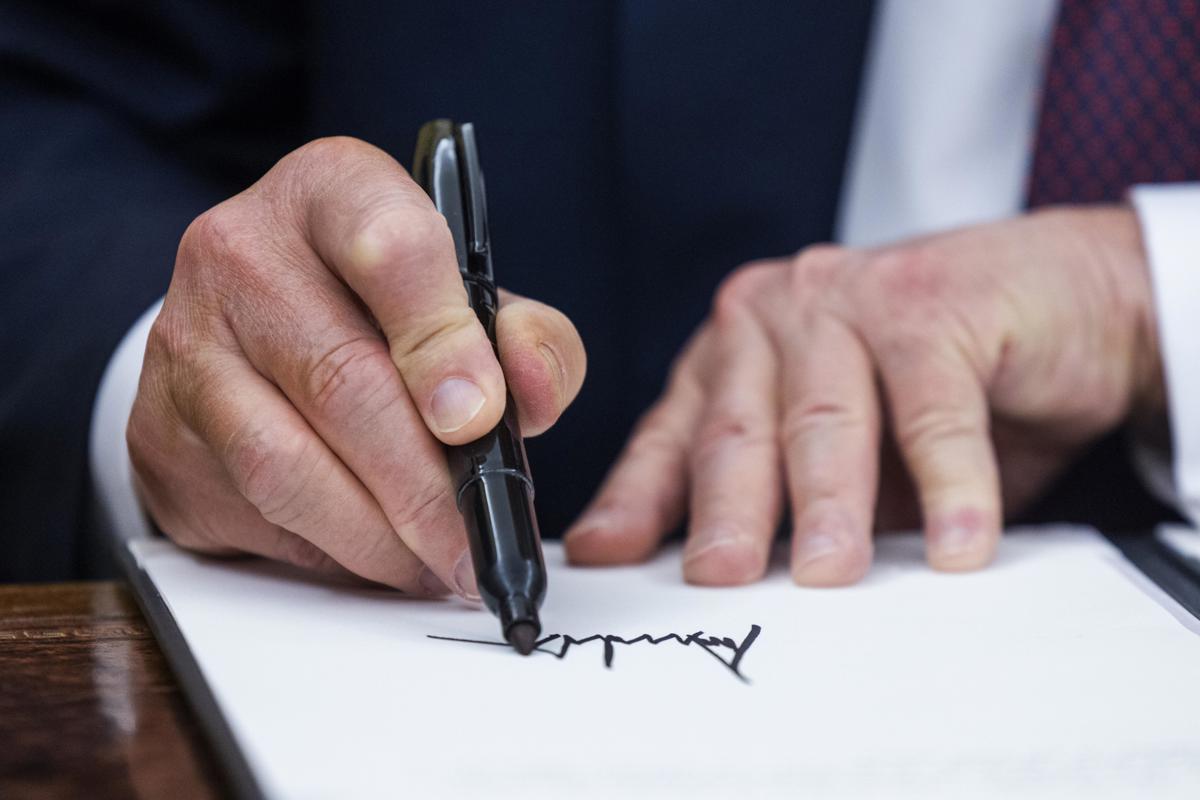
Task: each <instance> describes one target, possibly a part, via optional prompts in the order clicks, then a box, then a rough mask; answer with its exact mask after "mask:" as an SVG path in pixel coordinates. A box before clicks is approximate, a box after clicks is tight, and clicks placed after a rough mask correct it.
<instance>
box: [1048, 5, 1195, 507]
mask: <svg viewBox="0 0 1200 800" xmlns="http://www.w3.org/2000/svg"><path fill="white" fill-rule="evenodd" d="M1182 180H1200V0H1062V4H1061V6H1060V8H1059V15H1058V21H1057V23H1056V25H1055V28H1054V36H1053V47H1052V50H1051V53H1050V62H1049V64H1048V66H1047V69H1046V79H1045V83H1044V84H1043V89H1042V102H1041V111H1040V116H1039V119H1038V129H1037V142H1036V146H1035V148H1034V154H1033V168H1032V170H1031V173H1030V179H1029V192H1028V201H1029V205H1030V206H1031V207H1033V206H1040V205H1046V204H1048V203H1089V202H1106V201H1107V202H1114V201H1119V200H1121V199H1122V198H1123V197H1124V195H1125V192H1126V191H1127V190H1128V189H1129V187H1131V186H1133V185H1134V184H1138V183H1162V182H1169V181H1182ZM1197 224H1200V220H1198V221H1197ZM1128 451H1129V447H1128V442H1127V441H1126V440H1125V439H1124V437H1123V436H1122V435H1121V432H1119V431H1118V432H1115V433H1113V434H1110V435H1109V436H1107V437H1105V438H1104V439H1102V440H1101V441H1100V442H1099V443H1097V444H1096V445H1095V446H1094V447H1093V448H1092V449H1091V451H1090V453H1089V454H1088V456H1087V457H1086V458H1084V459H1083V460H1082V461H1080V462H1079V463H1077V464H1076V465H1075V466H1074V467H1073V468H1072V469H1071V470H1070V471H1069V472H1068V473H1067V474H1066V475H1064V476H1063V477H1062V478H1060V480H1059V481H1058V483H1057V485H1056V487H1055V489H1054V491H1053V492H1052V493H1051V494H1050V495H1049V496H1048V497H1046V498H1044V499H1043V500H1042V502H1041V503H1039V504H1038V506H1037V507H1035V508H1034V509H1031V510H1030V511H1029V518H1031V519H1036V520H1047V519H1055V520H1057V519H1077V518H1079V515H1080V509H1088V511H1087V512H1086V514H1085V518H1086V521H1087V522H1089V523H1091V524H1093V525H1097V526H1099V527H1100V528H1101V529H1104V530H1140V529H1143V528H1145V527H1147V526H1149V525H1151V524H1153V523H1154V522H1156V521H1158V520H1162V519H1167V518H1172V517H1174V516H1175V515H1174V514H1173V513H1172V512H1170V511H1169V510H1167V509H1166V508H1165V507H1164V506H1162V505H1161V504H1160V503H1158V502H1157V501H1156V500H1154V499H1153V498H1151V497H1150V496H1149V494H1147V492H1146V491H1145V490H1144V489H1143V488H1142V486H1141V480H1140V478H1139V477H1138V476H1137V475H1136V473H1135V472H1134V471H1133V469H1132V467H1131V466H1130V465H1129V457H1128Z"/></svg>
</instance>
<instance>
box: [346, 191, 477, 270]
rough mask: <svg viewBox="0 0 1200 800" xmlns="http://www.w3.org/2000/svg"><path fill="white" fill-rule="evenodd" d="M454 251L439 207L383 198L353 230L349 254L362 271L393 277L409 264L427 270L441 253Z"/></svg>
mask: <svg viewBox="0 0 1200 800" xmlns="http://www.w3.org/2000/svg"><path fill="white" fill-rule="evenodd" d="M453 251H454V242H453V239H452V238H451V235H450V227H449V225H448V224H447V223H446V219H445V217H443V216H442V215H441V214H439V213H437V211H435V210H433V209H432V208H424V207H417V206H404V207H402V208H398V207H397V206H396V205H395V204H394V203H391V202H382V203H381V204H380V208H379V209H377V210H375V211H374V212H373V213H368V214H367V216H366V218H365V219H364V220H363V222H362V223H361V225H360V226H359V228H358V230H357V232H356V233H355V234H354V236H353V239H352V242H351V245H350V258H351V260H352V262H353V263H354V265H355V267H356V268H357V269H358V270H359V271H360V272H362V273H365V274H373V273H378V272H384V273H385V274H387V275H388V276H389V277H390V276H392V275H394V274H395V272H396V271H397V270H398V269H399V270H403V269H405V268H406V267H414V268H417V269H421V270H425V269H426V268H427V266H428V263H429V262H430V261H432V260H435V259H436V257H437V256H438V255H440V254H442V253H453Z"/></svg>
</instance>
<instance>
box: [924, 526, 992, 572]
mask: <svg viewBox="0 0 1200 800" xmlns="http://www.w3.org/2000/svg"><path fill="white" fill-rule="evenodd" d="M987 541H988V539H987V537H986V536H985V530H984V521H983V519H982V517H981V515H980V514H978V513H975V512H962V513H958V514H952V515H950V516H949V517H947V518H945V519H943V520H940V521H938V522H935V523H934V525H933V527H932V528H931V529H930V531H929V560H930V562H931V563H932V564H933V565H934V566H936V567H940V568H944V569H970V568H973V567H977V566H982V565H983V563H984V562H985V561H986V560H987V559H988V558H989V557H990V554H989V553H988V551H987V549H986V547H985V545H986V543H987Z"/></svg>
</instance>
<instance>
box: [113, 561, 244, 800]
mask: <svg viewBox="0 0 1200 800" xmlns="http://www.w3.org/2000/svg"><path fill="white" fill-rule="evenodd" d="M117 550H118V552H117V562H118V564H119V566H120V568H121V570H122V572H123V573H124V575H125V578H126V580H127V581H128V583H129V585H130V587H131V588H132V590H133V596H134V599H135V601H136V602H137V604H138V607H139V608H140V609H141V611H142V615H143V616H144V617H145V618H146V624H147V626H148V627H149V628H150V632H151V633H152V634H154V638H155V641H157V642H158V646H159V649H160V650H161V651H162V653H163V656H164V657H165V658H166V660H167V664H168V665H169V666H170V668H171V672H172V673H173V674H174V676H175V679H176V680H177V681H178V682H179V686H180V689H182V691H183V696H184V699H185V701H186V703H187V705H188V707H189V708H190V709H191V711H192V713H193V714H195V715H196V721H197V723H198V724H199V726H200V729H201V731H202V732H203V733H204V736H205V738H206V739H207V740H208V744H209V746H210V748H211V749H212V752H213V755H214V757H215V758H216V760H217V764H218V765H219V767H220V768H221V770H222V772H223V775H222V776H221V777H222V778H223V780H222V783H223V786H222V789H224V790H226V791H228V793H229V794H230V795H231V796H232V797H235V798H238V800H265V798H266V796H267V795H266V793H265V792H264V791H263V789H262V786H261V785H260V784H259V782H258V779H257V778H256V777H255V775H254V772H253V770H251V768H250V763H249V762H248V761H247V760H246V756H245V754H244V753H243V752H242V749H241V747H240V746H239V745H238V743H237V738H236V737H235V736H234V734H233V729H232V728H230V727H229V722H228V721H227V720H226V719H225V716H224V715H223V714H222V713H221V709H220V706H219V705H217V699H216V696H215V695H214V694H213V692H212V688H211V687H210V686H209V685H208V681H206V680H205V679H204V673H203V672H202V671H201V669H200V665H199V664H198V663H197V662H196V659H195V657H194V656H193V654H192V651H191V648H189V647H188V645H187V640H186V639H185V638H184V636H183V631H181V630H180V629H179V625H178V624H177V623H176V622H175V617H174V616H173V615H172V614H171V611H170V609H169V608H168V606H167V603H166V601H165V600H163V597H162V595H161V594H160V593H159V591H158V588H157V587H156V586H155V585H154V581H153V580H152V579H151V578H150V575H149V574H148V573H147V572H146V571H145V570H144V569H143V568H142V566H141V564H140V563H139V562H138V559H137V557H136V556H135V555H134V553H133V551H132V550H131V549H130V548H129V547H128V546H125V545H124V544H122V545H121V546H119V547H118V548H117Z"/></svg>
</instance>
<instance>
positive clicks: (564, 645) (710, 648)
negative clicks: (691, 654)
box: [427, 625, 762, 683]
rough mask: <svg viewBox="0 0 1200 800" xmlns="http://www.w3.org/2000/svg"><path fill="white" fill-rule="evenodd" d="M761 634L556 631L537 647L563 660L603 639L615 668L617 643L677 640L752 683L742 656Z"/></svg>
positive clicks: (606, 661) (482, 641) (608, 663)
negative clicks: (579, 634)
mask: <svg viewBox="0 0 1200 800" xmlns="http://www.w3.org/2000/svg"><path fill="white" fill-rule="evenodd" d="M760 633H762V627H761V626H759V625H751V626H750V632H749V633H748V634H746V638H745V639H743V640H742V641H741V643H740V644H739V643H738V642H735V641H734V640H733V639H730V638H729V637H718V636H709V635H706V634H705V633H704V631H696V632H695V633H691V634H688V635H687V636H682V635H680V634H678V633H668V634H665V635H663V636H658V637H655V636H651V635H650V634H648V633H643V634H642V635H640V636H635V637H634V638H632V639H623V638H621V637H620V636H612V635H605V634H599V633H595V634H592V635H591V636H585V637H583V638H582V639H576V638H575V637H574V636H568V635H566V634H558V633H554V634H551V635H549V636H546V637H543V638H541V639H538V641H537V644H536V645H535V646H534V649H535V650H538V651H539V652H542V653H549V654H550V655H552V656H554V657H555V658H557V659H559V660H562V659H564V658H566V656H567V653H568V652H569V651H570V649H571V647H572V646H574V645H584V644H587V643H589V642H603V643H604V666H605V667H606V668H608V669H612V664H613V657H614V656H615V655H616V648H615V647H614V645H618V644H624V645H632V644H638V643H640V642H646V643H648V644H651V645H655V646H657V645H660V644H662V643H663V642H671V641H673V642H677V643H678V644H681V645H683V646H684V647H690V646H692V645H693V644H694V645H697V646H698V647H699V648H700V649H701V650H703V651H704V652H706V653H708V654H709V655H710V656H712V657H713V658H715V659H716V660H717V661H719V662H720V663H721V666H723V667H725V668H726V669H727V670H729V671H730V672H732V673H733V674H734V675H735V676H737V678H738V680H740V681H742V682H743V683H749V682H750V680H749V679H748V678H747V677H746V676H745V675H743V674H742V671H741V663H742V659H743V658H745V657H746V653H748V652H749V651H750V646H751V645H752V644H754V641H755V640H756V639H758V635H759V634H760ZM427 636H428V638H430V639H438V640H439V641H443V642H463V643H466V644H486V645H492V646H493V647H511V645H510V644H509V643H508V642H494V641H490V640H487V639H456V638H454V637H453V636H434V635H433V634H427ZM552 642H557V643H559V644H561V647H559V648H558V649H553V648H549V647H545V645H548V644H551V643H552ZM722 648H723V649H728V650H731V651H733V655H732V656H731V657H730V658H729V660H726V659H725V658H724V657H723V656H722V655H721V653H720V652H718V651H719V650H720V649H722Z"/></svg>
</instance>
